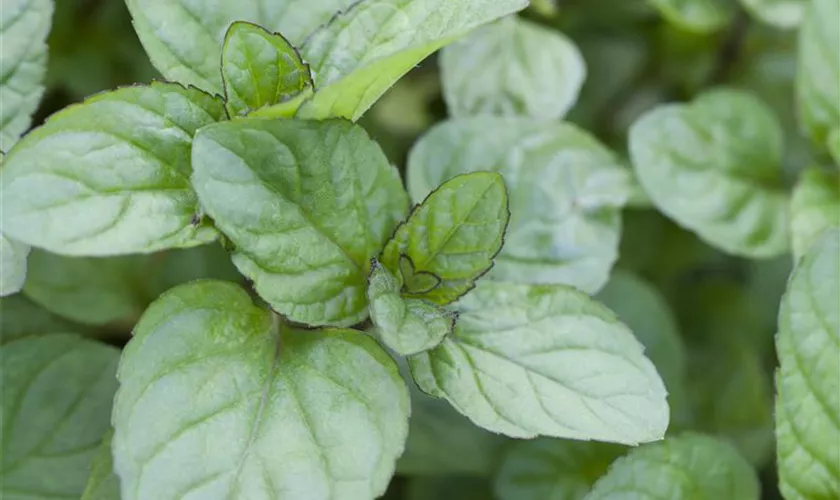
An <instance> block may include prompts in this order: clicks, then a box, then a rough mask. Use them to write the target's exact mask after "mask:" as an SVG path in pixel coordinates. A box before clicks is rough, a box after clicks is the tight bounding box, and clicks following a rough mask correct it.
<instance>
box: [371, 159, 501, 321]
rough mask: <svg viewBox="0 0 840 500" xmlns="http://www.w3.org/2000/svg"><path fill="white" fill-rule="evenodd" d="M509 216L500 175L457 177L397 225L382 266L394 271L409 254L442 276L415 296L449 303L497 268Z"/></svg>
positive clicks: (421, 267) (420, 268) (418, 265)
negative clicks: (498, 254) (495, 258)
mask: <svg viewBox="0 0 840 500" xmlns="http://www.w3.org/2000/svg"><path fill="white" fill-rule="evenodd" d="M509 218H510V212H509V211H508V197H507V190H506V188H505V183H504V181H503V180H502V176H501V175H499V174H498V173H495V172H473V173H470V174H464V175H458V176H456V177H453V178H452V179H449V180H447V181H446V182H444V183H443V184H442V185H441V186H439V187H438V188H437V189H435V190H434V191H432V192H431V193H430V194H429V196H428V197H426V199H425V200H423V202H422V203H421V204H420V205H419V206H418V207H415V209H414V211H412V213H411V215H410V216H409V218H408V220H407V221H406V222H405V223H403V224H402V225H400V227H399V228H397V231H396V233H395V234H394V236H393V238H391V240H390V241H388V244H387V245H385V250H383V252H382V264H384V265H385V266H386V267H388V268H389V269H392V270H396V269H398V268H399V261H400V257H401V256H406V257H408V259H409V260H410V261H411V263H412V264H413V269H414V271H415V272H416V273H428V274H430V275H432V276H434V277H436V278H437V279H438V280H439V283H438V284H437V286H435V287H434V288H432V289H431V290H429V291H426V292H423V293H416V294H411V296H416V297H419V298H423V299H427V300H429V301H431V302H434V303H436V304H441V305H445V304H449V303H450V302H452V301H454V300H455V299H457V298H458V297H460V296H461V295H463V294H464V293H466V292H467V291H468V290H469V289H470V288H472V287H473V285H474V284H475V280H476V279H478V278H479V277H480V276H481V275H483V274H484V273H486V272H487V270H489V269H490V268H491V267H492V266H493V257H494V256H495V255H496V254H497V253H499V249H501V248H502V243H503V242H504V234H505V228H506V227H507V224H508V219H509ZM403 277H404V278H405V276H403Z"/></svg>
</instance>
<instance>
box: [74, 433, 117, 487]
mask: <svg viewBox="0 0 840 500" xmlns="http://www.w3.org/2000/svg"><path fill="white" fill-rule="evenodd" d="M113 435H114V430H113V429H109V430H108V433H107V434H105V436H104V437H103V438H102V444H101V445H100V446H99V451H98V452H97V453H96V458H94V459H93V465H92V466H91V470H90V476H89V477H88V482H87V486H85V491H84V493H82V499H81V500H116V499H118V498H120V478H118V477H117V475H116V474H114V460H113V457H112V455H111V438H112V437H113Z"/></svg>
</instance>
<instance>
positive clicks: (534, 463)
mask: <svg viewBox="0 0 840 500" xmlns="http://www.w3.org/2000/svg"><path fill="white" fill-rule="evenodd" d="M625 451H626V448H625V447H623V446H619V445H615V444H609V443H598V442H594V441H592V442H585V441H572V440H568V439H549V438H538V439H532V440H529V441H519V442H517V443H515V444H514V445H513V446H511V447H510V448H509V449H508V452H507V453H506V454H505V457H504V459H503V461H502V465H501V466H500V467H499V472H498V473H497V474H496V478H495V480H494V488H493V489H494V491H495V492H496V498H498V499H499V500H546V499H551V500H580V499H582V498H583V497H584V496H585V495H586V494H587V493H589V490H590V489H591V488H592V485H593V484H595V481H597V480H598V478H599V477H601V476H602V475H604V473H605V472H607V467H609V465H610V464H611V463H612V461H613V460H615V459H616V458H618V457H619V456H621V455H622V454H623V453H624V452H625Z"/></svg>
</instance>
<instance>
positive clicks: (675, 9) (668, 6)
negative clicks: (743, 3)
mask: <svg viewBox="0 0 840 500" xmlns="http://www.w3.org/2000/svg"><path fill="white" fill-rule="evenodd" d="M648 3H650V4H651V5H653V6H654V7H656V9H657V10H659V12H660V13H661V14H662V16H663V17H664V18H665V19H667V20H668V21H669V22H671V23H673V24H675V25H676V26H679V27H680V28H683V29H685V30H688V31H693V32H697V33H710V32H713V31H717V30H719V29H721V28H723V27H724V26H726V24H727V23H728V22H729V20H730V19H732V16H733V15H734V14H735V9H736V6H735V2H733V1H732V0H648Z"/></svg>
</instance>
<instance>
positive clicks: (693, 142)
mask: <svg viewBox="0 0 840 500" xmlns="http://www.w3.org/2000/svg"><path fill="white" fill-rule="evenodd" d="M630 154H631V157H632V160H633V166H634V167H635V169H636V172H637V174H638V176H639V181H640V182H641V184H642V186H643V187H644V188H645V190H646V191H647V192H648V194H649V195H650V197H651V200H653V203H654V204H655V205H656V206H657V208H659V210H660V211H662V212H663V213H664V214H666V215H668V216H669V217H671V218H672V219H674V220H675V221H676V222H677V223H679V224H680V225H682V226H684V227H686V228H688V229H690V230H692V231H694V232H695V233H697V235H698V236H699V237H700V238H701V239H703V240H704V241H706V242H708V243H709V244H711V245H713V246H715V247H717V248H720V249H721V250H724V251H726V252H728V253H732V254H736V255H743V256H747V257H752V258H768V257H773V256H776V255H780V254H782V253H784V252H785V251H786V250H787V249H788V244H789V243H788V238H789V232H788V201H789V200H788V197H787V195H786V193H785V192H784V191H783V189H782V188H781V168H780V165H781V155H782V130H781V128H780V126H779V123H778V121H777V120H776V117H775V116H773V113H772V111H771V110H770V109H769V108H768V107H767V106H766V105H765V104H764V103H762V102H761V101H759V100H758V99H757V98H755V97H753V96H752V95H750V94H747V93H743V92H738V91H733V90H713V91H709V92H707V93H705V94H701V95H700V96H699V97H697V98H696V99H695V100H694V101H693V102H692V103H690V104H685V105H682V104H670V105H663V106H660V107H658V108H656V109H654V110H653V111H650V112H648V113H647V114H645V115H644V116H642V117H641V118H640V119H639V120H637V121H636V123H634V124H633V126H632V127H631V129H630Z"/></svg>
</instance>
